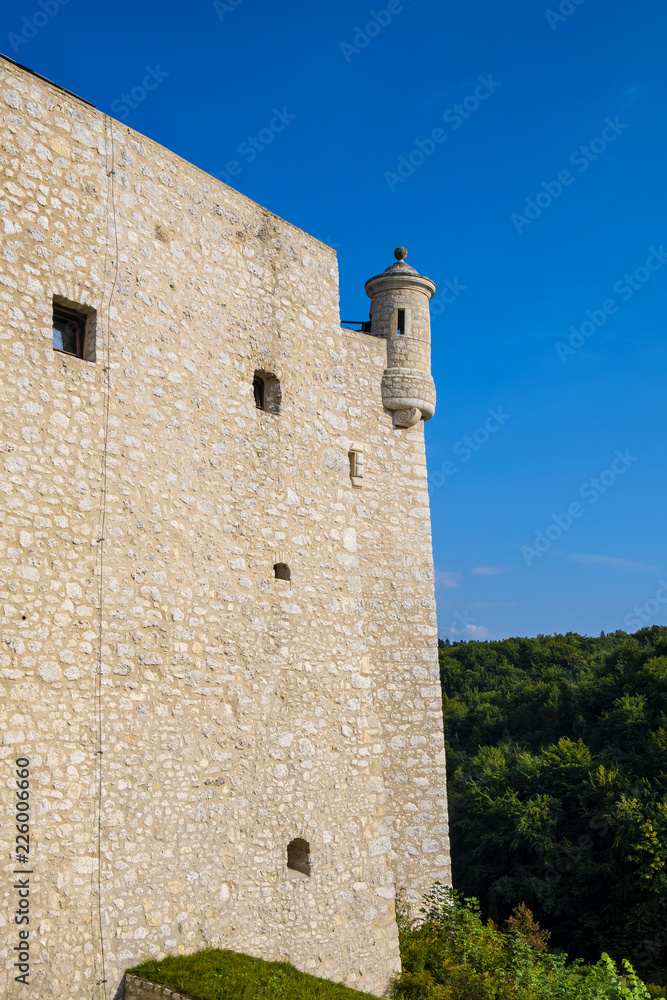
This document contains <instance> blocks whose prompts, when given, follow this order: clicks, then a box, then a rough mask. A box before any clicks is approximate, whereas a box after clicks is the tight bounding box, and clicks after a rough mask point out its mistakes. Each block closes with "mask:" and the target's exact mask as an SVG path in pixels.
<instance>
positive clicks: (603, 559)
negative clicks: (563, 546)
mask: <svg viewBox="0 0 667 1000" xmlns="http://www.w3.org/2000/svg"><path fill="white" fill-rule="evenodd" d="M570 559H571V560H572V562H576V563H583V564H584V565H586V566H608V567H609V568H610V569H621V570H625V571H626V572H628V573H659V572H660V567H659V566H651V564H650V563H643V562H635V561H634V559H618V558H616V557H615V556H594V555H587V554H585V553H577V554H576V555H573V556H570Z"/></svg>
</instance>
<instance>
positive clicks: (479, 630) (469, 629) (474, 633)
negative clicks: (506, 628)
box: [442, 625, 489, 642]
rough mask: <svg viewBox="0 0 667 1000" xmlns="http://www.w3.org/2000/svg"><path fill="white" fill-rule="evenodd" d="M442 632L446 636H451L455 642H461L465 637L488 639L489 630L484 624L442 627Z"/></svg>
mask: <svg viewBox="0 0 667 1000" xmlns="http://www.w3.org/2000/svg"><path fill="white" fill-rule="evenodd" d="M442 632H443V633H444V634H445V637H446V638H452V639H454V641H455V642H461V641H462V640H465V639H488V637H489V630H488V628H486V627H485V626H484V625H464V626H463V628H461V627H460V626H455V627H454V628H444V629H442Z"/></svg>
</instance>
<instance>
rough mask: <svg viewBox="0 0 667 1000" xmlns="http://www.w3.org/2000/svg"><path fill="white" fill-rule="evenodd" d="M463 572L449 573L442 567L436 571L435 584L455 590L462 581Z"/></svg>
mask: <svg viewBox="0 0 667 1000" xmlns="http://www.w3.org/2000/svg"><path fill="white" fill-rule="evenodd" d="M462 576H463V573H448V572H446V571H445V570H442V569H436V571H435V585H436V587H442V588H443V589H446V590H454V589H455V588H456V587H458V585H459V584H460V582H461V577H462Z"/></svg>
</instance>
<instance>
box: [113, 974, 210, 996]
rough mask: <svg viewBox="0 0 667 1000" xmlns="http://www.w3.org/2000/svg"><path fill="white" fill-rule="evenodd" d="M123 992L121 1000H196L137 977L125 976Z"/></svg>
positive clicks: (185, 994) (186, 994)
mask: <svg viewBox="0 0 667 1000" xmlns="http://www.w3.org/2000/svg"><path fill="white" fill-rule="evenodd" d="M124 985H125V992H124V994H123V1000H160V998H169V1000H196V997H191V996H190V994H189V993H176V992H175V991H174V990H172V989H170V988H169V987H168V986H159V985H158V984H157V983H150V982H149V981H148V980H147V979H140V978H139V977H138V976H131V975H127V976H125V983H124Z"/></svg>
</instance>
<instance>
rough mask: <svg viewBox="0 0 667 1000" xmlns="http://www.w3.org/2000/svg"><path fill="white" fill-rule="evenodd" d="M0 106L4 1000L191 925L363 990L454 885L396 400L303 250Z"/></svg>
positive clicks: (417, 462)
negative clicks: (410, 912)
mask: <svg viewBox="0 0 667 1000" xmlns="http://www.w3.org/2000/svg"><path fill="white" fill-rule="evenodd" d="M0 108H1V109H2V113H1V115H0V129H1V132H2V143H1V149H0V222H2V224H3V226H4V236H3V238H2V245H1V248H0V720H1V723H2V734H3V735H2V740H3V742H2V747H1V751H2V760H3V766H4V778H3V781H2V783H1V784H0V789H1V795H2V801H1V809H0V848H1V849H2V869H3V871H2V881H1V883H0V897H2V905H1V906H0V995H2V996H3V997H7V998H11V1000H13V998H17V997H21V998H22V1000H56V998H57V1000H62V998H64V997H67V998H68V1000H83V998H89V997H91V996H96V995H99V997H100V998H101V997H102V996H104V995H106V996H108V997H109V998H112V997H113V996H114V992H115V991H116V989H117V988H118V986H119V983H120V982H121V980H122V976H123V973H124V971H125V969H126V968H128V967H131V966H132V965H135V964H136V963H137V962H139V961H140V960H141V959H144V958H148V957H151V956H155V957H158V958H159V957H163V956H164V955H166V954H178V953H186V952H187V953H189V952H192V951H194V950H197V949H200V948H204V947H207V946H219V947H224V948H231V949H234V950H237V951H243V952H247V953H250V954H252V955H256V956H259V957H261V958H265V959H270V960H274V959H279V960H287V961H290V962H293V963H294V964H295V965H296V966H297V967H299V968H300V969H303V970H304V971H307V972H310V973H312V974H314V975H319V976H324V977H328V978H332V979H335V980H340V981H342V982H346V983H348V984H349V985H354V986H355V987H356V988H357V989H362V990H368V991H369V992H375V993H381V992H382V991H384V990H385V989H386V987H387V984H388V982H389V979H390V977H391V975H392V974H394V973H395V972H396V970H397V969H398V968H399V953H398V943H397V929H396V921H395V911H394V894H395V888H396V886H400V887H402V888H404V889H405V890H406V892H407V893H408V894H409V895H411V896H412V898H417V897H418V896H419V894H420V893H421V892H423V891H424V890H425V889H427V888H428V887H429V886H430V885H431V884H432V882H433V881H435V880H436V879H438V878H439V879H440V880H442V881H449V877H450V876H449V848H448V836H447V811H446V792H445V771H444V749H443V734H442V716H441V705H440V685H439V679H438V667H437V638H436V636H437V633H436V623H435V604H434V592H433V565H432V552H431V529H430V515H429V506H428V495H427V489H426V463H425V454H424V438H423V424H422V423H419V424H418V425H417V426H414V427H411V428H408V429H395V428H394V427H393V423H392V415H391V413H390V412H389V411H388V410H385V409H384V408H383V406H382V400H381V379H382V374H383V371H384V368H385V366H386V364H387V350H386V349H387V345H386V341H384V340H383V339H381V338H378V337H372V336H367V335H365V334H360V333H354V332H351V331H348V330H342V329H341V327H340V321H339V306H338V275H337V265H336V258H335V254H334V252H333V251H332V250H331V249H330V248H329V247H327V246H324V245H323V244H321V243H319V242H318V241H317V240H315V239H313V238H312V237H310V236H308V235H306V234H305V233H303V232H301V231H300V230H299V229H297V228H295V227H294V226H291V225H289V224H288V223H286V222H284V221H282V220H280V219H278V218H277V217H276V216H274V215H272V214H271V213H270V212H268V211H267V210H266V209H263V208H261V207H260V206H259V205H256V204H254V203H253V202H252V201H250V200H249V199H248V198H246V197H244V196H243V195H241V194H239V193H237V192H235V191H233V190H231V189H229V188H227V187H225V186H224V185H223V184H221V183H219V182H217V181H215V180H214V179H212V178H211V177H209V176H208V175H206V174H205V173H203V172H202V171H200V170H198V169H197V168H195V167H193V166H191V165H189V164H188V163H185V162H184V161H183V160H181V159H180V158H179V157H178V156H176V155H175V154H173V153H171V152H169V151H167V150H165V149H163V148H162V147H160V146H158V145H157V144H156V143H154V142H151V141H150V140H148V139H146V138H144V137H143V136H141V135H139V134H137V133H135V132H132V131H131V130H130V129H128V128H126V127H125V126H122V125H120V124H119V123H117V122H111V120H110V119H108V118H107V117H105V115H103V114H102V113H101V112H98V111H96V110H95V109H93V108H91V107H89V106H87V105H86V104H85V103H84V102H82V101H79V100H77V99H76V98H74V97H73V96H71V95H68V94H66V93H65V92H63V91H61V90H60V89H58V88H57V87H55V86H53V85H50V84H48V83H47V82H45V81H42V80H40V79H38V78H36V77H34V76H32V75H31V74H29V73H28V72H27V71H25V70H23V69H21V68H19V67H17V66H15V65H14V64H12V63H11V62H10V61H7V60H3V59H0ZM112 190H113V192H114V195H115V197H114V198H113V200H112ZM116 236H117V242H118V250H116ZM114 282H115V291H114V294H113V299H112V300H111V299H110V296H111V292H112V287H113V285H114ZM54 296H55V297H56V298H57V300H58V301H61V302H65V303H72V304H78V305H79V306H80V307H87V308H90V309H94V310H95V311H96V323H95V331H94V336H95V344H94V352H93V353H92V354H91V353H90V352H88V354H87V357H89V358H90V360H84V359H82V358H81V359H80V358H77V357H71V356H68V355H66V354H63V353H60V352H56V351H54V350H53V348H52V332H51V328H52V309H53V300H54ZM107 316H109V319H110V323H109V324H108V323H107ZM107 336H108V341H109V348H108V351H107V347H106V342H107ZM88 346H89V347H90V344H89V345H88ZM255 371H264V372H268V373H273V374H275V376H276V377H277V378H278V379H279V381H280V389H281V404H280V412H279V413H271V412H265V411H262V410H259V409H258V408H257V407H256V406H255V402H254V396H253V376H254V373H255ZM107 389H108V392H107ZM107 407H108V409H107ZM354 449H357V450H359V451H362V452H363V460H364V477H363V480H361V482H363V485H362V486H360V487H354V486H353V484H352V481H351V478H350V464H349V456H348V452H349V451H350V450H354ZM105 467H106V484H107V489H106V492H103V486H104V482H105V478H104V476H105ZM355 482H360V481H359V480H355ZM103 503H105V504H106V520H105V522H104V527H103V526H102V511H103ZM277 563H285V564H287V565H288V566H289V568H290V571H291V579H290V580H289V581H288V580H280V579H276V578H275V576H274V565H275V564H277ZM101 571H102V572H101ZM100 573H101V575H100ZM100 593H101V595H102V608H101V616H100V613H99V612H100V609H99V594H100ZM100 620H101V633H100ZM100 634H101V664H102V676H101V697H100V699H99V704H98V702H97V700H96V675H97V673H98V655H99V652H100ZM98 724H101V732H102V744H101V746H102V749H103V751H104V752H103V755H102V762H103V763H102V786H101V795H102V797H101V816H100V829H101V839H100V844H99V848H100V857H101V868H100V869H98V861H97V858H98V839H97V836H98V834H97V829H98V828H97V813H96V808H97V806H96V803H97V802H98V798H97V796H98V786H97V782H96V763H97V761H98V759H99V758H98V757H96V753H97V751H98V749H99V745H98ZM19 758H27V759H29V761H30V767H29V770H30V783H31V798H30V815H31V821H30V823H31V830H30V836H31V840H30V847H31V851H30V863H29V869H30V872H31V874H30V924H29V931H30V938H29V950H30V976H29V985H23V984H22V983H17V982H16V981H15V978H14V977H15V975H16V974H17V972H16V969H15V968H14V962H15V961H16V958H15V956H16V954H17V953H16V952H15V951H14V949H15V947H16V946H17V945H18V943H19V938H18V932H19V926H18V925H17V924H16V923H15V920H14V914H15V912H16V910H17V901H18V897H17V889H16V888H15V880H16V879H17V878H19V876H17V875H16V874H14V872H15V871H16V869H17V868H19V869H21V868H23V867H25V866H22V865H20V864H18V865H17V860H16V854H15V851H16V843H15V839H16V819H15V815H16V810H15V804H16V795H17V792H16V775H15V761H16V760H17V759H19ZM294 838H302V839H303V840H305V841H307V842H308V844H309V845H310V851H311V865H312V870H311V874H310V876H308V875H305V874H302V873H301V872H297V871H293V870H291V869H288V868H287V866H286V860H287V845H288V844H289V843H290V842H291V841H292V840H293V839H294ZM98 876H99V879H100V884H101V894H100V896H99V898H98V893H97V883H98ZM98 906H99V908H98ZM100 924H101V929H102V941H100V933H99V927H100ZM102 944H103V945H104V957H105V963H106V964H105V970H106V980H107V982H106V994H105V993H104V992H103V991H102V990H101V988H100V990H98V993H97V994H96V993H95V986H96V984H97V983H98V981H99V980H100V979H101V978H103V977H102V964H101V963H102V947H101V946H102Z"/></svg>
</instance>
